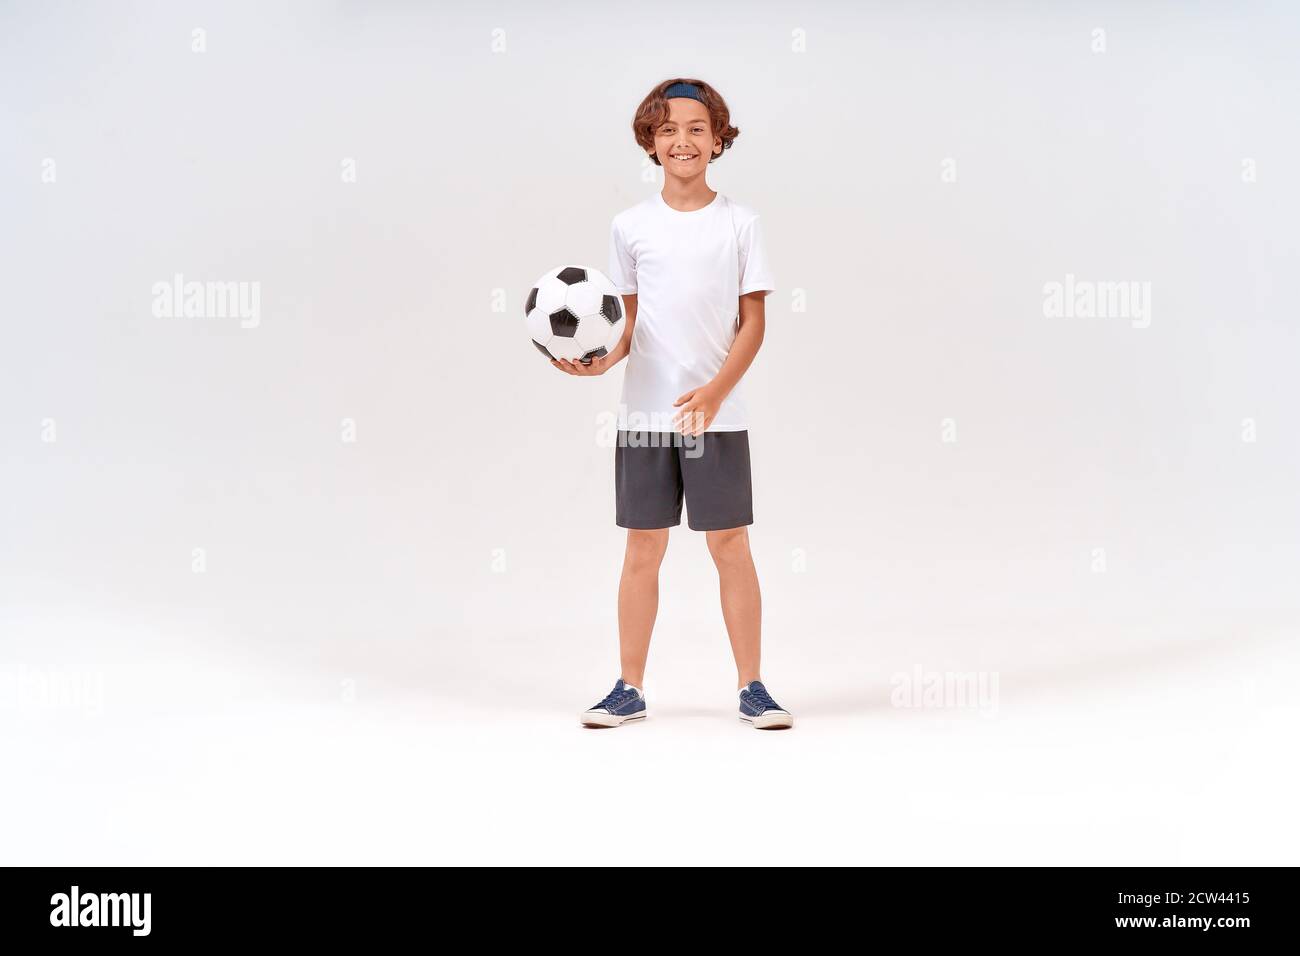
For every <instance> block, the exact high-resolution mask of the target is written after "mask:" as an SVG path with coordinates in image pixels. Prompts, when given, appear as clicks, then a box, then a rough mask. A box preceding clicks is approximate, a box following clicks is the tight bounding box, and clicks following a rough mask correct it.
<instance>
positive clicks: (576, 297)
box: [524, 266, 625, 365]
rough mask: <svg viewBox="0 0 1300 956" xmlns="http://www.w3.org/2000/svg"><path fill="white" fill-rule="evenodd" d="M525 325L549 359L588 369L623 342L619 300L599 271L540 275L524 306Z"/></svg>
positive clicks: (564, 269)
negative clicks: (578, 363)
mask: <svg viewBox="0 0 1300 956" xmlns="http://www.w3.org/2000/svg"><path fill="white" fill-rule="evenodd" d="M524 317H525V318H524V322H525V324H526V325H527V326H528V334H529V336H531V337H532V340H533V344H534V345H535V346H537V350H538V351H539V352H541V353H542V354H543V355H545V356H546V357H547V358H548V359H569V360H571V361H580V362H582V364H583V365H590V364H591V360H592V359H593V358H596V357H597V356H601V355H606V354H608V353H609V351H610V349H612V348H614V346H616V345H618V340H619V339H621V338H622V337H623V320H624V318H625V317H624V315H623V300H622V299H621V298H620V297H619V294H618V290H617V289H616V288H614V283H613V282H611V281H610V280H609V279H608V278H607V277H606V276H605V275H604V273H602V272H599V271H597V270H596V269H588V268H585V267H583V266H560V267H559V268H558V269H552V270H551V271H550V272H548V273H546V275H544V276H542V277H541V278H540V279H538V280H537V282H536V283H535V284H534V285H533V288H532V291H531V292H529V293H528V301H527V302H525V303H524Z"/></svg>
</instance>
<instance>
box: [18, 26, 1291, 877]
mask: <svg viewBox="0 0 1300 956" xmlns="http://www.w3.org/2000/svg"><path fill="white" fill-rule="evenodd" d="M1048 7H1049V5H1043V4H1032V3H1023V4H1019V3H988V4H982V5H967V4H955V3H954V4H939V3H935V4H922V5H916V4H908V5H907V7H906V8H904V7H903V5H902V4H897V5H893V4H881V5H873V6H868V5H860V4H855V5H849V4H842V5H841V4H827V3H824V4H820V5H806V4H805V5H798V6H789V5H784V4H771V3H757V4H756V3H743V4H742V3H714V4H710V5H707V6H703V7H702V6H700V5H699V4H697V3H689V4H686V3H671V2H669V3H659V4H655V5H653V6H651V7H613V6H610V5H607V4H599V3H567V4H560V5H556V4H549V5H536V4H523V3H497V4H493V5H490V6H485V7H483V8H482V9H481V10H474V9H472V8H470V7H469V6H468V5H467V6H466V7H465V8H464V9H458V8H453V7H451V6H446V5H432V4H430V5H417V4H397V3H389V4H377V3H369V4H361V3H355V4H351V3H338V4H325V3H316V4H307V3H302V4H274V5H272V4H256V3H248V4H241V5H231V4H217V3H211V4H202V3H191V4H181V3H168V4H162V3H157V4H117V3H114V4H107V3H104V4H60V3H17V4H7V5H6V6H5V7H4V8H3V13H0V87H2V88H3V89H4V90H5V96H4V97H3V98H2V99H0V124H2V125H0V140H2V141H3V143H4V145H5V148H4V150H3V151H0V262H2V263H3V267H2V268H3V279H4V282H3V289H4V293H5V301H4V312H3V315H4V344H3V348H0V442H2V444H0V448H2V449H3V462H2V468H0V491H2V492H3V494H2V495H0V728H3V735H2V736H0V765H3V767H4V768H5V778H6V785H5V787H4V795H3V797H0V801H3V809H4V813H3V816H4V819H5V820H6V821H7V822H6V824H5V827H6V830H7V831H8V832H6V835H5V840H4V845H5V849H4V852H3V855H4V858H5V861H6V862H13V863H35V864H72V863H75V864H83V863H84V864H109V863H120V864H136V863H243V862H279V863H291V862H309V863H316V862H319V863H344V862H349V863H350V862H380V863H382V862H407V863H414V862H426V863H435V862H481V863H496V862H566V863H567V862H586V863H591V862H598V861H606V860H610V859H613V858H620V859H625V858H626V857H623V856H621V854H622V853H624V852H631V853H632V854H633V855H634V857H633V858H635V859H639V860H641V861H644V862H649V863H678V862H736V863H747V862H859V863H904V864H910V863H1092V864H1103V863H1105V864H1129V863H1146V864H1162V863H1163V864H1191V863H1210V864H1214V863H1238V864H1250V863H1294V862H1295V861H1296V851H1297V847H1298V845H1300V839H1298V838H1297V834H1296V829H1295V826H1294V823H1293V819H1292V818H1293V807H1294V800H1295V783H1296V771H1295V761H1294V752H1295V748H1294V740H1295V730H1296V723H1297V721H1296V718H1297V711H1298V709H1300V708H1298V706H1297V704H1296V699H1295V692H1294V676H1293V675H1294V673H1295V670H1296V665H1297V664H1300V651H1298V650H1297V643H1296V638H1297V636H1300V598H1298V597H1297V588H1296V585H1295V581H1296V572H1297V567H1298V566H1300V499H1298V498H1297V494H1296V488H1297V486H1298V485H1300V453H1298V450H1297V447H1298V446H1297V428H1296V410H1297V401H1298V400H1300V386H1297V383H1296V376H1295V371H1294V367H1295V362H1296V357H1297V355H1298V354H1300V351H1298V348H1297V347H1298V346H1300V341H1298V336H1297V331H1296V320H1297V310H1296V298H1295V291H1294V282H1295V276H1296V241H1295V223H1296V219H1297V217H1296V213H1297V208H1298V207H1300V202H1298V200H1300V189H1298V187H1297V178H1296V175H1295V170H1296V168H1297V162H1298V160H1300V156H1298V148H1300V133H1298V131H1297V130H1298V128H1297V124H1296V122H1295V116H1296V115H1297V103H1296V99H1297V97H1296V92H1297V90H1298V89H1300V82H1298V81H1300V68H1298V67H1297V62H1296V57H1295V53H1294V51H1295V47H1296V42H1297V40H1298V39H1300V29H1297V27H1298V26H1300V16H1298V15H1297V14H1296V12H1295V11H1294V10H1293V9H1292V8H1291V7H1290V6H1289V5H1287V4H1282V3H1278V4H1227V3H1222V4H1215V3H1202V4H1175V3H1128V4H1124V3H1109V4H1071V5H1068V7H1067V6H1066V5H1059V6H1058V5H1050V7H1051V9H1048ZM195 29H202V30H204V31H206V34H205V36H206V52H202V53H196V52H194V51H193V50H192V44H193V42H194V41H193V34H192V31H193V30H195ZM1098 29H1101V30H1104V41H1105V51H1104V52H1094V47H1095V46H1096V44H1097V37H1098V34H1096V33H1095V32H1094V31H1096V30H1098ZM800 31H802V32H800ZM801 42H802V44H803V49H802V51H800V49H799V46H800V43H801ZM502 44H504V48H502ZM494 45H495V49H494ZM674 76H688V77H699V78H701V79H704V80H707V81H708V82H710V83H712V84H713V85H715V86H716V87H717V88H718V89H719V90H720V91H721V92H722V94H723V95H724V96H725V97H726V98H727V101H728V103H729V105H730V107H731V109H732V119H733V122H734V124H735V125H737V126H738V127H739V128H740V129H741V135H740V137H739V139H737V141H736V143H735V145H734V147H733V148H732V149H731V150H729V151H728V152H727V153H726V155H725V156H724V157H723V158H722V159H720V160H719V161H718V162H717V163H715V164H714V165H713V166H712V167H711V168H710V171H709V182H710V185H711V186H712V187H713V188H716V189H719V190H722V191H723V192H726V193H727V194H729V195H732V196H734V197H735V198H736V199H737V200H739V201H741V202H744V203H747V204H749V205H751V206H753V207H754V208H755V209H757V210H758V211H759V213H760V214H761V215H762V216H763V221H764V225H765V229H766V235H767V241H768V245H769V253H770V256H771V258H772V262H773V267H774V271H775V274H776V278H777V283H778V285H779V286H780V287H781V291H780V292H778V293H776V294H775V295H773V296H771V297H769V300H768V305H767V310H768V327H767V329H768V331H767V338H766V341H765V343H764V345H763V349H762V351H761V352H760V354H759V357H758V359H757V361H756V364H755V366H754V367H753V369H752V371H751V372H750V373H749V376H748V377H747V390H748V396H749V402H750V407H751V415H752V422H753V424H752V426H751V447H752V452H753V466H754V482H755V514H756V523H755V525H754V526H753V528H752V529H751V539H752V542H753V547H754V552H755V557H756V560H757V563H758V567H759V574H760V579H761V580H762V583H763V588H764V612H765V616H764V634H765V647H764V677H765V679H766V680H767V682H768V684H769V686H770V687H771V689H772V690H773V692H774V694H775V695H776V696H777V698H778V700H780V701H781V702H782V704H784V705H785V706H787V707H788V708H790V709H791V710H792V711H793V712H794V713H795V714H796V716H797V719H798V723H797V726H796V728H795V730H794V731H792V732H789V733H775V734H772V733H767V734H764V733H756V732H754V731H752V730H750V729H749V728H748V727H747V726H746V725H744V724H742V723H741V722H740V721H738V720H737V719H736V717H735V699H734V670H733V668H732V664H731V660H730V654H729V650H728V647H727V642H726V636H725V631H724V629H723V627H722V620H721V615H720V613H719V611H718V607H717V595H716V587H717V585H716V577H715V575H714V573H713V569H712V566H711V563H710V561H709V557H708V554H707V551H706V549H705V547H704V542H703V539H702V536H701V535H698V534H695V533H692V532H690V531H689V530H687V529H686V528H685V527H684V526H683V527H682V528H681V529H679V530H676V531H674V532H673V535H672V543H671V546H670V549H669V554H668V559H667V561H666V563H665V567H664V571H663V576H662V582H661V583H662V591H661V593H662V599H661V611H660V619H659V624H658V626H657V629H656V637H655V643H654V645H653V648H652V653H651V662H650V663H651V667H650V671H649V675H648V677H647V688H646V689H647V693H648V695H649V701H650V706H651V711H652V714H653V716H652V718H651V719H650V720H648V721H646V722H645V723H644V724H641V725H639V726H631V727H628V728H624V729H621V730H618V731H611V732H600V731H595V732H584V731H582V730H580V729H579V728H578V726H577V720H576V715H577V712H578V711H579V710H580V709H582V708H584V707H586V706H589V705H590V704H591V703H593V702H594V701H595V700H597V699H599V698H600V697H601V696H602V695H603V694H604V693H605V692H606V691H607V690H608V689H609V685H610V684H612V682H613V680H614V678H615V677H616V676H617V668H618V658H617V642H616V619H615V595H616V589H617V582H618V574H619V568H620V563H621V557H622V540H623V538H622V534H623V533H622V532H621V531H620V530H619V529H617V528H616V527H614V525H613V474H612V456H613V452H612V450H611V449H610V448H607V447H602V446H601V445H600V443H599V441H598V440H597V434H598V417H599V416H600V415H601V413H603V412H608V411H612V410H613V408H614V406H615V404H616V402H617V398H618V390H619V384H620V381H621V376H622V374H623V373H622V368H618V369H616V370H615V371H614V372H613V373H611V374H609V375H608V376H606V377H605V378H603V379H596V380H587V379H574V378H571V377H569V376H565V375H562V374H561V373H558V372H556V371H555V370H554V369H552V368H550V367H549V366H548V365H547V364H546V363H545V362H544V361H543V360H542V359H541V358H540V356H539V355H538V354H537V353H536V351H535V350H534V349H533V348H532V346H531V345H529V344H528V340H527V337H526V334H525V332H524V328H523V321H522V319H523V316H522V303H523V299H524V297H525V296H526V294H527V291H528V288H529V286H530V285H531V282H532V281H533V279H534V278H535V277H536V276H539V275H541V274H542V273H543V272H545V271H546V270H548V269H550V268H552V267H554V266H556V265H559V264H562V263H569V262H574V263H585V264H590V265H593V266H595V267H597V268H600V269H602V270H603V269H604V268H605V259H606V255H607V241H608V227H609V220H610V218H611V217H612V216H613V215H614V214H615V213H616V212H618V211H620V210H621V209H624V208H626V207H627V206H630V205H632V204H633V203H635V202H637V201H639V200H640V199H642V198H644V197H646V196H648V195H650V194H651V193H652V191H653V190H655V189H658V188H659V186H660V182H661V180H658V179H656V175H657V174H658V170H655V169H652V168H649V169H648V168H647V167H646V164H645V163H644V162H643V159H644V157H643V155H642V154H641V153H640V152H639V150H638V148H637V147H636V145H635V143H634V141H633V139H632V134H631V129H630V124H631V119H632V115H633V111H634V109H635V107H636V105H637V104H638V103H639V102H640V100H641V98H642V97H643V96H644V95H645V94H646V92H648V90H649V89H650V88H651V87H652V86H653V85H654V84H655V83H657V82H659V81H661V80H663V79H666V78H669V77H674ZM47 160H53V164H54V165H53V167H52V168H53V169H54V170H55V171H56V179H55V181H54V182H43V181H42V174H43V172H46V171H47V170H49V169H50V168H51V167H50V166H49V164H48V163H47ZM347 160H351V161H353V162H354V164H355V170H356V181H355V182H345V181H343V177H342V175H341V171H342V169H343V164H344V162H345V161H347ZM948 160H952V161H953V162H954V163H955V169H956V181H955V182H951V181H945V179H944V177H943V175H942V174H943V172H944V170H945V169H950V168H953V166H952V165H951V164H949V165H945V162H946V161H948ZM1248 168H1249V169H1253V170H1254V173H1255V175H1254V181H1248V180H1249V179H1250V177H1249V176H1246V177H1244V176H1243V171H1244V170H1246V169H1248ZM176 273H182V274H183V275H184V276H185V277H186V279H190V280H200V281H208V280H212V281H242V282H257V283H260V289H261V316H260V323H259V324H258V325H257V326H256V327H255V328H243V327H241V323H240V321H239V319H238V318H233V317H224V318H223V317H213V318H158V317H155V315H154V314H153V311H152V298H153V296H152V287H153V284H154V283H156V282H160V281H162V282H165V281H170V280H171V278H172V276H173V275H174V274H176ZM1067 274H1072V275H1075V276H1076V277H1077V278H1078V279H1081V280H1092V281H1137V282H1149V283H1150V288H1151V294H1152V302H1151V305H1152V312H1151V322H1150V325H1149V326H1148V327H1146V328H1137V327H1135V326H1134V323H1133V322H1132V321H1130V320H1128V319H1126V318H1122V317H1120V318H1114V317H1112V318H1093V319H1081V318H1075V319H1064V318H1049V317H1047V316H1045V314H1044V309H1043V299H1044V295H1043V288H1044V285H1045V284H1046V283H1049V282H1061V281H1064V279H1065V276H1066V275H1067ZM345 419H350V420H351V421H353V422H354V423H355V429H356V440H355V441H352V442H346V441H344V440H342V435H343V431H342V428H343V425H342V423H343V420H345ZM945 420H951V422H952V424H953V427H955V430H956V431H955V434H956V440H955V441H944V440H943V434H944V433H943V423H944V421H945ZM1247 420H1249V423H1250V424H1247ZM51 423H52V424H53V433H52V434H53V436H54V437H55V440H54V441H49V440H45V439H47V438H49V437H50V436H51V432H50V424H51ZM1249 427H1253V428H1254V437H1255V440H1254V441H1245V440H1243V434H1244V433H1245V432H1244V429H1246V428H1249ZM194 549H202V553H203V556H204V560H205V562H206V570H205V571H204V573H195V572H194V565H193V561H194ZM1099 556H1100V557H1101V558H1102V559H1103V560H1104V570H1101V569H1100V568H1101V565H1100V564H1099V563H1098V558H1099ZM916 668H920V669H922V671H923V673H926V674H943V673H954V674H964V675H983V676H984V677H985V678H986V679H996V681H997V688H998V695H997V699H996V707H993V708H985V709H983V710H977V709H968V708H960V707H925V708H902V707H897V706H893V701H892V699H891V694H892V692H893V691H894V688H895V685H896V679H897V676H898V675H900V674H911V673H913V671H914V669H916Z"/></svg>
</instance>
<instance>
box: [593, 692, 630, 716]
mask: <svg viewBox="0 0 1300 956" xmlns="http://www.w3.org/2000/svg"><path fill="white" fill-rule="evenodd" d="M631 694H632V692H631V691H630V690H628V689H627V688H626V687H623V688H616V689H614V690H611V691H610V692H609V693H608V694H606V695H605V699H604V700H602V701H601V702H600V703H599V704H597V705H596V706H595V707H593V708H592V710H596V709H597V708H600V707H604V708H605V709H606V710H612V709H613V708H615V707H617V706H618V705H619V704H621V703H623V701H625V700H627V699H628V697H629V696H631Z"/></svg>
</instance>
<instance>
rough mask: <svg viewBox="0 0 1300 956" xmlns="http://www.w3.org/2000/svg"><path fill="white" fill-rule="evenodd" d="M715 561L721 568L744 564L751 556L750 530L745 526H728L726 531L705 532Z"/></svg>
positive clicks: (710, 552)
mask: <svg viewBox="0 0 1300 956" xmlns="http://www.w3.org/2000/svg"><path fill="white" fill-rule="evenodd" d="M705 538H706V539H707V541H708V543H709V554H711V555H713V563H714V564H716V565H717V566H718V568H719V569H721V568H732V567H738V566H742V565H744V564H745V563H747V562H748V561H749V560H750V558H749V532H748V530H747V529H745V528H743V527H742V528H728V529H727V530H725V531H709V532H706V533H705Z"/></svg>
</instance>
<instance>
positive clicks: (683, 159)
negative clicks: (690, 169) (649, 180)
mask: <svg viewBox="0 0 1300 956" xmlns="http://www.w3.org/2000/svg"><path fill="white" fill-rule="evenodd" d="M669 158H670V159H673V160H676V161H677V162H679V163H689V162H691V161H692V160H693V159H695V154H694V153H691V154H689V155H688V154H686V153H671V154H669Z"/></svg>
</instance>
